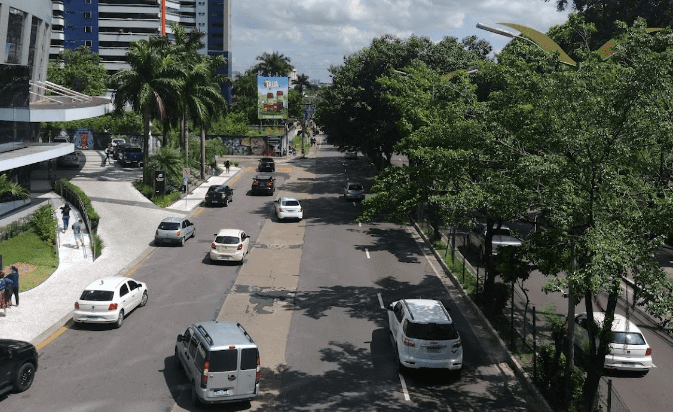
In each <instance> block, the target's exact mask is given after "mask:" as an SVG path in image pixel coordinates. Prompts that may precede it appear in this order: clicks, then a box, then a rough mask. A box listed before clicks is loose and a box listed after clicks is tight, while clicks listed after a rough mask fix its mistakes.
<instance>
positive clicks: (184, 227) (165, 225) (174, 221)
mask: <svg viewBox="0 0 673 412" xmlns="http://www.w3.org/2000/svg"><path fill="white" fill-rule="evenodd" d="M195 235H196V228H195V227H194V224H193V223H192V222H190V221H189V219H185V218H184V217H167V218H166V219H164V220H162V221H161V223H159V227H158V228H157V231H156V233H155V234H154V243H155V244H157V245H158V244H162V243H179V244H180V246H184V245H185V240H187V239H189V238H190V237H194V236H195Z"/></svg>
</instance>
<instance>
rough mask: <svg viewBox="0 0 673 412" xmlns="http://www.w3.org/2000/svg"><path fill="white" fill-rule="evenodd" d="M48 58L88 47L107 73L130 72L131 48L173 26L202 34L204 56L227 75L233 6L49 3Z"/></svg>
mask: <svg viewBox="0 0 673 412" xmlns="http://www.w3.org/2000/svg"><path fill="white" fill-rule="evenodd" d="M52 4H53V8H52V10H53V18H52V24H53V29H52V37H51V49H50V52H49V54H50V58H52V59H53V58H56V56H57V55H58V54H59V53H60V52H61V51H63V50H65V49H70V50H75V49H76V48H77V47H79V46H88V47H90V48H91V50H92V51H94V52H96V53H98V54H99V55H100V57H101V60H102V61H101V62H102V64H103V65H104V66H105V68H106V69H107V71H108V73H110V74H113V73H116V72H117V71H119V70H123V69H128V68H129V67H130V66H129V65H128V63H127V62H126V53H127V52H128V49H129V46H130V45H131V42H134V41H138V40H145V39H147V38H148V37H149V36H151V35H168V36H169V37H170V36H171V34H172V30H171V24H172V23H177V24H179V25H181V26H182V27H184V28H185V30H186V31H187V32H193V31H195V30H199V31H201V32H204V33H206V36H204V38H203V41H204V43H205V47H204V48H203V49H201V50H199V53H201V54H203V55H211V56H212V55H223V56H224V57H226V58H227V67H226V68H225V69H223V70H222V72H223V73H224V74H228V75H229V76H231V75H232V72H231V63H230V59H231V0H69V1H63V0H52Z"/></svg>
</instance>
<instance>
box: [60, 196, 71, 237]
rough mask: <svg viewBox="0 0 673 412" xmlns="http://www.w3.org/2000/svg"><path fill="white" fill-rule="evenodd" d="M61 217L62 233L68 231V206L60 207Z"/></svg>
mask: <svg viewBox="0 0 673 412" xmlns="http://www.w3.org/2000/svg"><path fill="white" fill-rule="evenodd" d="M61 215H62V217H63V231H64V232H65V231H66V230H68V223H69V222H70V206H68V204H67V203H66V204H65V205H64V206H62V207H61Z"/></svg>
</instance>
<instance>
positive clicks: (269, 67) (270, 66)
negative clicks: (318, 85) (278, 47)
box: [253, 52, 294, 77]
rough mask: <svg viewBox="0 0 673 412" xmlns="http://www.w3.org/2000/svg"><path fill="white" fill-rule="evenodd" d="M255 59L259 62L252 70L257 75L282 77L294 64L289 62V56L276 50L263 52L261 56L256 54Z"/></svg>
mask: <svg viewBox="0 0 673 412" xmlns="http://www.w3.org/2000/svg"><path fill="white" fill-rule="evenodd" d="M255 60H259V63H257V65H256V66H255V67H254V68H253V70H254V71H255V72H257V75H259V76H265V77H283V76H287V75H288V74H289V73H290V72H291V71H292V69H294V66H292V65H291V64H290V58H289V57H286V56H285V55H283V54H282V53H278V52H273V53H271V54H269V53H267V52H264V53H262V55H261V56H257V58H256V59H255Z"/></svg>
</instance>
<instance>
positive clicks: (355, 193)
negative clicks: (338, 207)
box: [344, 182, 365, 200]
mask: <svg viewBox="0 0 673 412" xmlns="http://www.w3.org/2000/svg"><path fill="white" fill-rule="evenodd" d="M364 198H365V188H364V186H362V183H358V182H346V183H345V184H344V199H346V200H363V199H364Z"/></svg>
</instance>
